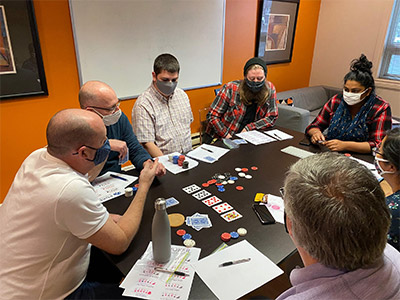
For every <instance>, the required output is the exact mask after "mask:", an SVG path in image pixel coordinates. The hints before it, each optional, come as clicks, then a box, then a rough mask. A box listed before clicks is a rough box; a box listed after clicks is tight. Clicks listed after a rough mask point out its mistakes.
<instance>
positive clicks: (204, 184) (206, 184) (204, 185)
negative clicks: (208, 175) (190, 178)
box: [202, 182, 210, 187]
mask: <svg viewBox="0 0 400 300" xmlns="http://www.w3.org/2000/svg"><path fill="white" fill-rule="evenodd" d="M202 186H203V187H209V186H210V185H209V184H208V183H207V182H204V183H203V184H202Z"/></svg>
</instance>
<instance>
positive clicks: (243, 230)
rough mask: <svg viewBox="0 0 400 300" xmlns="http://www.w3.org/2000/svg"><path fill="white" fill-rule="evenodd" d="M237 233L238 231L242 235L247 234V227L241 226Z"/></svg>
mask: <svg viewBox="0 0 400 300" xmlns="http://www.w3.org/2000/svg"><path fill="white" fill-rule="evenodd" d="M237 233H238V234H239V235H240V236H245V235H246V234H247V229H246V228H243V227H241V228H239V229H238V230H237Z"/></svg>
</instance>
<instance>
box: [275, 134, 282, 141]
mask: <svg viewBox="0 0 400 300" xmlns="http://www.w3.org/2000/svg"><path fill="white" fill-rule="evenodd" d="M273 135H274V137H276V138H277V140H278V141H280V140H281V137H280V136H279V135H277V134H276V133H273Z"/></svg>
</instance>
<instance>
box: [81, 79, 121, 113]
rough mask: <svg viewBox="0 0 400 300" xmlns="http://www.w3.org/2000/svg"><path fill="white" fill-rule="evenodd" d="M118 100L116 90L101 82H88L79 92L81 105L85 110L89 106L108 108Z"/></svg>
mask: <svg viewBox="0 0 400 300" xmlns="http://www.w3.org/2000/svg"><path fill="white" fill-rule="evenodd" d="M115 99H118V98H117V95H116V94H115V92H114V90H113V89H112V88H111V87H110V86H109V85H108V84H106V83H104V82H101V81H88V82H86V83H85V84H84V85H83V86H82V87H81V89H80V91H79V104H80V106H81V108H83V109H85V108H87V107H88V106H98V107H108V106H109V105H110V103H113V102H114V101H115Z"/></svg>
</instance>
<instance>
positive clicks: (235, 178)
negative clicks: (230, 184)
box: [229, 176, 238, 180]
mask: <svg viewBox="0 0 400 300" xmlns="http://www.w3.org/2000/svg"><path fill="white" fill-rule="evenodd" d="M229 179H230V180H238V178H237V177H236V176H231V177H230V178H229Z"/></svg>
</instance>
